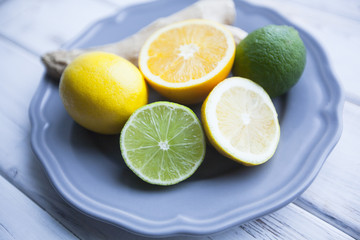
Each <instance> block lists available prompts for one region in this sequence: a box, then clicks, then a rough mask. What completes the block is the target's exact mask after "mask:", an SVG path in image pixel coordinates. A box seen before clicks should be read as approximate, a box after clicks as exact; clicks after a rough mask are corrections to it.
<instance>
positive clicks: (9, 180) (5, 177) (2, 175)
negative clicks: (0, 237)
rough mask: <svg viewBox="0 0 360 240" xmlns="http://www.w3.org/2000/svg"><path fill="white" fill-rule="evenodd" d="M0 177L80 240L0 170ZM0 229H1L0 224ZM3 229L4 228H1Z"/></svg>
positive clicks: (76, 236)
mask: <svg viewBox="0 0 360 240" xmlns="http://www.w3.org/2000/svg"><path fill="white" fill-rule="evenodd" d="M0 177H3V178H4V179H5V180H6V181H8V182H9V183H10V184H11V185H13V186H14V187H15V188H16V189H17V190H19V191H20V192H21V193H22V194H24V195H25V196H26V197H27V198H28V199H30V200H31V201H32V202H33V203H34V204H35V205H36V206H38V207H39V208H40V209H41V210H43V211H44V212H45V213H46V214H48V215H49V216H51V217H52V218H53V219H54V220H55V221H56V222H57V223H59V224H60V226H62V227H63V228H65V229H66V230H67V231H68V232H69V233H71V234H72V235H73V236H74V237H75V238H77V239H79V240H81V239H80V238H79V236H78V235H76V234H75V233H74V232H73V231H71V229H69V228H67V227H66V226H65V225H64V224H62V222H60V221H59V220H58V219H57V218H56V217H54V216H53V215H52V214H51V213H50V212H48V211H46V209H45V208H43V207H42V206H41V205H39V204H38V203H37V202H36V201H35V200H34V199H33V198H32V197H30V196H29V195H28V194H26V192H25V191H23V189H22V188H21V187H20V188H19V187H18V186H17V185H16V184H14V181H12V179H11V177H9V176H8V175H6V173H4V171H3V170H1V169H0ZM0 227H3V226H2V225H1V223H0ZM3 228H4V227H3ZM4 229H5V231H7V229H6V228H4Z"/></svg>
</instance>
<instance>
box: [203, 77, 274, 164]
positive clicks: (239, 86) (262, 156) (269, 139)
mask: <svg viewBox="0 0 360 240" xmlns="http://www.w3.org/2000/svg"><path fill="white" fill-rule="evenodd" d="M201 113H202V121H203V126H204V130H205V133H206V135H207V137H208V139H209V141H210V142H211V144H212V145H213V146H214V147H215V148H216V149H217V150H218V151H219V152H220V153H222V154H223V155H225V156H227V157H229V158H231V159H233V160H236V161H238V162H240V163H242V164H244V165H258V164H261V163H264V162H266V161H267V160H268V159H270V158H271V157H272V156H273V154H274V153H275V150H276V148H277V145H278V142H279V138H280V126H279V122H278V118H277V113H276V109H275V107H274V105H273V103H272V101H271V99H270V97H269V96H268V94H267V93H266V92H265V91H264V89H263V88H262V87H260V86H259V85H257V84H256V83H254V82H252V81H250V80H248V79H245V78H240V77H232V78H229V79H226V80H224V81H223V82H221V83H220V84H219V85H217V86H216V87H215V88H214V89H213V91H212V92H211V93H210V94H209V96H208V97H207V99H206V100H205V102H204V103H203V106H202V112H201Z"/></svg>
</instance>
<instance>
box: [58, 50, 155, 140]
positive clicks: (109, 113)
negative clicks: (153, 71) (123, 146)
mask: <svg viewBox="0 0 360 240" xmlns="http://www.w3.org/2000/svg"><path fill="white" fill-rule="evenodd" d="M59 92H60V97H61V99H62V102H63V104H64V106H65V109H66V111H67V112H68V113H69V115H70V116H71V117H72V118H73V119H74V120H75V121H76V122H77V123H78V124H80V125H81V126H83V127H85V128H87V129H89V130H91V131H94V132H97V133H102V134H117V133H119V132H120V131H121V129H122V127H123V125H124V124H125V122H126V121H127V119H128V118H129V117H130V115H131V114H132V113H133V112H134V111H135V110H136V109H138V108H139V107H141V106H143V105H145V104H147V101H148V92H147V86H146V83H145V80H144V78H143V76H142V74H141V73H140V71H139V70H138V68H137V67H135V66H134V65H133V64H132V63H130V62H129V61H128V60H126V59H124V58H122V57H119V56H117V55H114V54H111V53H105V52H89V53H85V54H82V55H80V56H78V57H77V58H76V59H74V60H73V61H72V62H71V63H70V64H69V65H68V66H67V67H66V69H65V71H64V72H63V74H62V76H61V79H60V86H59Z"/></svg>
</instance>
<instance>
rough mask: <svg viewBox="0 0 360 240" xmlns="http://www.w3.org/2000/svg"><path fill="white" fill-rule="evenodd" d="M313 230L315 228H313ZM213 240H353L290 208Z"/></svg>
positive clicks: (316, 219) (292, 206) (297, 208)
mask: <svg viewBox="0 0 360 240" xmlns="http://www.w3.org/2000/svg"><path fill="white" fill-rule="evenodd" d="M310 226H311V227H310ZM210 239H213V240H221V239H229V240H230V239H234V240H235V239H274V240H280V239H284V240H285V239H298V240H300V239H303V240H308V239H317V240H322V239H323V240H328V239H338V240H340V239H353V238H352V237H350V236H349V235H346V234H345V233H343V232H342V231H340V230H339V229H337V228H335V227H333V226H331V225H328V224H327V223H325V222H323V221H319V219H318V218H317V217H315V216H314V215H312V214H310V213H309V212H306V211H305V210H303V209H302V208H300V207H298V206H296V205H294V204H289V205H288V206H287V207H285V208H282V209H281V210H279V211H277V212H274V213H272V214H269V215H267V216H265V217H263V218H260V219H257V220H254V221H251V222H248V223H246V224H243V225H242V226H240V227H239V228H234V229H232V230H231V231H228V232H226V233H225V234H221V235H219V236H216V235H215V236H213V237H211V238H210Z"/></svg>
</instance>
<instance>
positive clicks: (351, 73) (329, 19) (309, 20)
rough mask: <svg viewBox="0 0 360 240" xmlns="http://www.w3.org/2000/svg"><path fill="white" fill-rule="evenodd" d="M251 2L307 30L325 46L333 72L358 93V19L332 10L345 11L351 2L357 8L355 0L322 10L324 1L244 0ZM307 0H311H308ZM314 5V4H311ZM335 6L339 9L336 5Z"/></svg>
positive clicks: (359, 84) (350, 89)
mask: <svg viewBox="0 0 360 240" xmlns="http://www.w3.org/2000/svg"><path fill="white" fill-rule="evenodd" d="M247 1H248V2H250V3H252V4H256V5H259V6H265V7H269V8H271V9H274V10H275V11H277V12H279V13H280V14H281V15H283V16H285V17H286V18H287V19H289V20H290V21H291V22H293V23H294V24H296V25H298V26H299V27H301V28H303V29H304V30H306V31H307V32H308V33H310V34H311V35H312V36H313V37H314V38H315V39H316V40H317V41H318V42H319V43H320V45H321V46H322V47H323V48H324V50H325V52H326V54H327V56H328V58H329V61H330V65H331V66H332V69H333V72H334V74H335V75H336V77H337V78H338V80H340V82H341V83H342V85H343V87H344V89H345V91H346V92H348V93H349V94H351V95H354V96H358V97H359V96H360V91H359V89H360V81H358V78H357V76H360V68H359V67H358V65H359V64H358V62H359V61H358V57H357V56H359V55H360V44H359V42H360V21H358V20H354V18H353V17H347V16H342V15H339V14H335V13H333V12H334V11H336V12H348V11H350V10H349V9H350V8H351V6H353V5H356V7H355V8H354V9H353V10H351V11H356V12H357V13H356V14H357V16H359V17H360V15H359V11H358V1H357V2H356V3H354V2H353V1H351V4H350V5H348V4H346V3H345V2H344V1H337V3H333V4H332V5H333V7H332V8H331V9H332V10H331V11H323V8H327V6H328V4H327V2H326V3H320V2H318V3H315V2H316V1H311V2H314V3H313V4H310V3H309V4H300V3H297V2H298V1H297V0H295V1H296V3H294V0H292V1H281V0H271V1H262V0H251V1H249V0H247ZM307 2H310V0H308V1H307ZM331 2H335V1H331ZM315 6H316V8H314V7H315ZM335 7H336V8H338V9H335Z"/></svg>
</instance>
